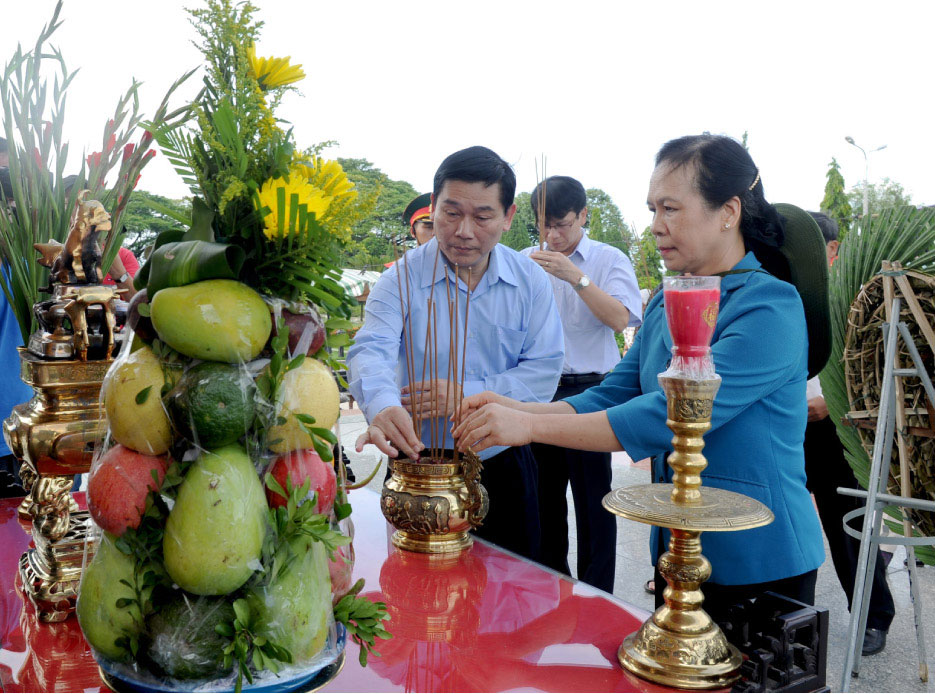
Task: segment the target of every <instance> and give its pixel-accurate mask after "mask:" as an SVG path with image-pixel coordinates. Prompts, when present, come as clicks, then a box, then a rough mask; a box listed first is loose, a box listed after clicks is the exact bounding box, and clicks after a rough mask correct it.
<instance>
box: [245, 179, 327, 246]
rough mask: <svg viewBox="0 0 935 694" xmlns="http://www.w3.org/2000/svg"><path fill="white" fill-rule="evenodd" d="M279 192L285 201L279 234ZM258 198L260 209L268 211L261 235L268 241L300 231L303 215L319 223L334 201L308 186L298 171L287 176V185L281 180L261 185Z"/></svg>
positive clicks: (324, 193)
mask: <svg viewBox="0 0 935 694" xmlns="http://www.w3.org/2000/svg"><path fill="white" fill-rule="evenodd" d="M280 189H281V190H283V201H284V204H283V208H282V212H283V219H282V231H280V226H279V219H280V218H279V214H280V207H279V196H280V193H279V191H280ZM258 195H259V206H260V208H263V207H268V208H269V212H268V213H267V214H266V216H265V217H264V218H263V233H264V234H266V237H267V238H269V239H271V240H272V239H276V238H279V237H280V236H289V235H291V234H294V233H296V232H297V231H299V230H301V229H302V221H303V217H304V216H305V215H309V214H314V215H315V218H316V219H317V220H319V221H320V220H322V219H323V218H324V217H325V213H326V212H327V211H328V208H329V207H330V206H331V201H332V199H333V198H332V196H330V195H328V194H327V193H326V192H325V191H324V190H322V189H321V188H319V187H318V186H315V185H312V184H311V183H309V181H308V179H307V178H306V177H305V176H303V175H302V173H301V172H300V171H299V170H297V169H293V170H292V171H290V172H289V180H288V181H287V180H286V179H284V178H271V179H269V180H268V181H266V183H264V184H263V185H262V187H261V188H260V192H259V194H258ZM293 196H295V199H293ZM293 208H295V209H293Z"/></svg>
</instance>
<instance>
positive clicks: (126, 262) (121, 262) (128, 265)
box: [104, 248, 140, 301]
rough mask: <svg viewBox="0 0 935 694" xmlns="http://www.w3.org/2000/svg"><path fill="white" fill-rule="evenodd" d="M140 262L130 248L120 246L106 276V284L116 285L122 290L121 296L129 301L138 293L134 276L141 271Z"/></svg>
mask: <svg viewBox="0 0 935 694" xmlns="http://www.w3.org/2000/svg"><path fill="white" fill-rule="evenodd" d="M139 269H140V263H139V261H138V260H137V259H136V256H135V255H133V251H131V250H130V249H129V248H120V250H118V251H117V257H116V258H114V262H113V263H112V264H111V266H110V271H109V272H108V274H107V276H106V277H105V278H104V284H106V285H110V286H114V285H116V286H117V288H118V289H119V290H120V294H121V296H120V298H122V299H123V300H124V301H129V300H130V299H131V298H132V297H133V295H134V294H135V293H136V289H134V287H133V278H134V277H136V273H137V272H139Z"/></svg>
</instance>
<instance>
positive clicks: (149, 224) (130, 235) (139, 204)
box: [122, 190, 192, 258]
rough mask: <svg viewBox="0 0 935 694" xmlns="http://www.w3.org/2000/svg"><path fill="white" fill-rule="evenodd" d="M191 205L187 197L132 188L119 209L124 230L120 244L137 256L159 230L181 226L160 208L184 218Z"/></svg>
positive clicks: (189, 215) (189, 212)
mask: <svg viewBox="0 0 935 694" xmlns="http://www.w3.org/2000/svg"><path fill="white" fill-rule="evenodd" d="M191 209H192V204H191V201H190V200H185V199H183V200H172V199H170V198H165V197H163V196H161V195H156V194H155V193H149V192H147V191H145V190H136V191H134V192H133V196H132V197H131V198H130V202H129V203H127V208H126V209H125V210H124V212H123V217H122V221H123V225H124V229H125V231H126V236H125V237H124V242H123V245H124V246H125V247H126V248H129V249H130V250H131V251H133V255H135V256H136V257H137V258H139V257H140V255H141V254H142V253H143V251H144V250H146V247H147V246H149V245H150V244H151V243H152V242H153V241H155V239H156V236H157V235H159V234H160V233H162V232H163V231H168V230H169V229H183V228H185V226H184V225H183V224H181V223H180V222H179V221H178V220H176V219H174V218H173V217H171V216H170V215H169V214H168V213H167V212H165V211H163V210H171V211H172V212H174V213H176V214H178V215H181V216H183V217H186V218H188V217H191Z"/></svg>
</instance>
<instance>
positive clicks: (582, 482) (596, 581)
mask: <svg viewBox="0 0 935 694" xmlns="http://www.w3.org/2000/svg"><path fill="white" fill-rule="evenodd" d="M541 185H543V184H540V186H541ZM544 185H545V191H546V196H545V198H546V199H545V210H544V215H543V219H544V220H545V221H544V228H543V229H542V230H541V231H542V240H543V241H544V242H545V244H546V247H545V249H543V250H539V248H538V247H537V246H534V247H531V248H527V249H525V250H524V251H523V254H524V255H527V256H529V257H530V258H532V259H533V260H534V261H535V262H536V263H538V264H539V265H540V266H541V267H542V269H543V270H545V271H546V272H547V273H548V274H549V276H550V277H549V279H550V281H551V282H552V290H553V292H554V294H555V303H556V305H557V306H558V312H559V315H560V316H561V319H562V328H563V331H564V336H565V363H564V366H563V368H562V377H561V381H560V382H559V386H558V391H557V392H556V394H555V398H554V400H561V399H563V398H567V397H570V396H572V395H577V394H578V393H580V392H582V391H584V390H586V389H587V388H590V387H591V386H593V385H596V384H598V383H600V382H601V380H603V378H604V376H605V375H606V374H607V372H608V371H610V370H611V369H612V368H613V367H614V366H615V365H616V364H617V362H618V361H620V350H619V348H618V347H617V341H616V340H615V339H614V333H617V332H622V331H623V329H624V328H626V327H628V326H637V325H639V324H640V322H641V320H640V317H641V315H642V301H641V299H640V291H639V287H638V285H637V282H636V276H635V274H634V273H633V266H632V264H631V263H630V260H629V259H628V258H627V256H626V255H624V254H623V253H622V252H621V251H620V250H619V249H617V248H614V247H613V246H609V245H607V244H606V243H600V242H598V241H594V240H592V239H590V238H588V235H587V234H586V233H585V231H584V228H583V227H584V225H585V223H586V222H587V218H588V209H587V196H586V194H585V190H584V186H583V185H581V183H580V182H579V181H577V180H575V179H574V178H570V177H568V176H552V177H550V178H548V179H546V181H545V182H544ZM538 202H539V188H536V190H535V191H533V193H532V208H533V214H535V215H536V218H537V219H539V215H538ZM533 452H534V454H535V456H536V461H537V462H538V464H539V522H540V527H541V533H542V545H541V552H540V555H541V559H540V561H541V562H542V563H543V564H545V565H546V566H548V567H550V568H552V569H555V570H556V571H561V572H563V573H566V574H570V570H569V566H568V507H567V504H566V501H565V494H566V490H567V488H568V484H569V482H570V483H571V492H572V496H573V497H574V502H575V523H576V525H577V536H578V578H579V579H580V580H582V581H585V582H586V583H590V584H591V585H593V586H596V587H597V588H601V589H602V590H605V591H607V592H608V593H612V592H613V590H614V563H615V558H616V544H617V520H616V518H615V517H614V516H613V515H611V514H610V513H608V512H607V511H606V510H604V508H603V506H602V505H601V500H602V499H603V498H604V495H605V494H607V493H608V492H609V491H610V479H611V471H610V453H600V452H593V451H579V450H573V449H568V448H559V447H556V446H547V445H541V444H533Z"/></svg>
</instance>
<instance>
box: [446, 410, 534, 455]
mask: <svg viewBox="0 0 935 694" xmlns="http://www.w3.org/2000/svg"><path fill="white" fill-rule="evenodd" d="M475 397H477V396H475ZM533 416H534V415H531V414H529V413H527V412H523V411H521V410H514V409H513V408H511V407H506V406H504V405H498V404H488V405H484V406H482V407H481V408H480V409H477V410H475V411H474V412H472V413H471V414H470V415H462V419H461V423H460V424H458V425H457V426H455V428H454V430H453V431H452V436H453V437H454V439H455V441H456V442H457V446H458V449H459V450H462V451H463V450H465V449H467V448H468V446H470V447H471V448H472V449H473V450H474V452H475V453H480V452H481V451H483V450H484V449H487V448H490V447H491V446H523V445H525V444H527V443H529V442H530V441H532V417H533Z"/></svg>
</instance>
